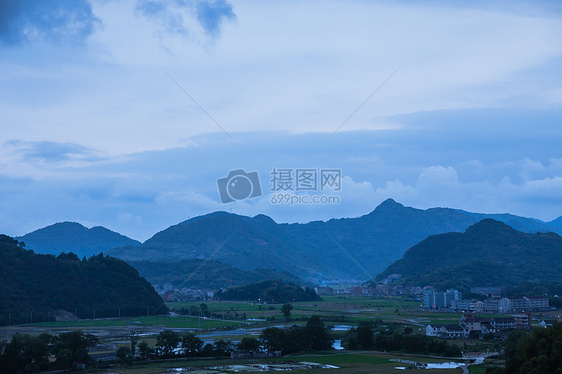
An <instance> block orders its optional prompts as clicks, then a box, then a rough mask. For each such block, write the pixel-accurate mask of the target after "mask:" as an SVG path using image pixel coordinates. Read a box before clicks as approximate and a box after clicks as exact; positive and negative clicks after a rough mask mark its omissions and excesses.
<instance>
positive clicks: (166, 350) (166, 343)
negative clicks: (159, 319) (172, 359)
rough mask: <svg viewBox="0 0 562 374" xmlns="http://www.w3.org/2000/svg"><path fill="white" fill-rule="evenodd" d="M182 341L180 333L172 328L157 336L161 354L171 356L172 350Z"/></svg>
mask: <svg viewBox="0 0 562 374" xmlns="http://www.w3.org/2000/svg"><path fill="white" fill-rule="evenodd" d="M180 341H181V338H180V335H179V334H178V333H177V332H175V331H172V330H164V331H161V332H160V334H158V337H157V338H156V348H157V349H158V353H159V354H160V356H163V357H169V356H171V354H172V351H173V350H174V349H176V348H177V347H178V344H179V342H180Z"/></svg>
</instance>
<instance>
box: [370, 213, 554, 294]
mask: <svg viewBox="0 0 562 374" xmlns="http://www.w3.org/2000/svg"><path fill="white" fill-rule="evenodd" d="M391 274H400V275H402V276H405V279H401V282H402V283H405V284H410V285H433V286H434V287H437V288H438V289H447V288H451V287H454V288H460V289H464V290H466V289H470V287H474V286H495V285H505V286H514V285H517V284H519V283H520V282H524V281H525V282H546V281H554V282H562V237H560V236H559V235H558V234H556V233H552V232H548V233H534V234H529V233H523V232H521V231H517V230H515V229H513V228H512V227H510V226H508V225H506V224H504V223H502V222H498V221H495V220H492V219H484V220H482V221H480V222H478V223H476V224H474V225H472V226H470V227H468V228H467V229H466V231H465V232H463V233H446V234H439V235H432V236H430V237H428V238H427V239H425V240H423V241H421V242H420V243H418V244H416V245H415V246H413V247H412V248H410V249H408V251H407V252H406V253H405V254H404V257H403V258H402V259H400V260H398V261H396V262H395V263H393V264H392V265H390V266H389V267H388V268H387V269H386V270H385V271H383V272H382V273H381V274H379V276H378V278H379V279H382V278H385V277H387V276H389V275H391Z"/></svg>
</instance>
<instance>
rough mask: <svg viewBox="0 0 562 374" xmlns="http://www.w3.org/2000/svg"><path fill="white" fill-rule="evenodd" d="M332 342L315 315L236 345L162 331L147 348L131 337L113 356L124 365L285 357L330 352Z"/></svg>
mask: <svg viewBox="0 0 562 374" xmlns="http://www.w3.org/2000/svg"><path fill="white" fill-rule="evenodd" d="M137 343H138V344H137ZM333 343H334V339H333V338H332V335H331V333H330V328H329V327H327V326H325V325H324V322H323V321H322V319H321V318H320V317H319V316H312V317H310V319H309V320H308V321H307V323H306V325H303V326H297V325H295V326H291V327H289V328H286V329H281V328H278V327H270V328H267V329H265V330H263V331H262V333H261V335H260V336H259V338H258V339H256V338H243V339H242V340H241V341H240V342H239V343H238V344H234V343H233V342H231V341H229V340H224V339H219V340H217V341H215V342H214V343H213V344H203V340H201V339H200V338H199V337H197V336H196V335H195V334H193V333H184V334H180V333H178V332H175V331H173V330H164V331H162V332H160V334H158V336H157V338H156V344H155V345H154V346H149V345H148V343H147V342H146V341H139V340H138V337H137V336H136V335H132V336H131V347H130V348H129V347H125V346H123V347H120V348H119V350H118V351H117V356H118V357H119V358H120V360H122V361H123V362H124V363H130V362H132V361H133V359H134V357H138V358H139V359H141V360H147V359H160V358H170V357H224V356H230V354H231V353H232V352H269V351H281V352H282V353H283V354H289V353H297V352H303V351H324V350H330V349H332V344H333Z"/></svg>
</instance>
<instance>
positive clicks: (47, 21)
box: [0, 0, 101, 45]
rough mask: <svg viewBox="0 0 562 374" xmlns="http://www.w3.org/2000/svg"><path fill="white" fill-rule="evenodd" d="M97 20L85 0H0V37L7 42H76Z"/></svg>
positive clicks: (83, 36)
mask: <svg viewBox="0 0 562 374" xmlns="http://www.w3.org/2000/svg"><path fill="white" fill-rule="evenodd" d="M100 24H101V21H100V20H99V19H98V18H97V17H96V16H95V15H94V14H93V12H92V6H91V4H90V3H89V2H88V1H87V0H49V1H33V0H2V1H1V2H0V41H1V42H3V43H4V44H8V45H18V44H22V43H25V42H37V41H42V40H49V41H53V42H57V43H58V42H80V41H83V40H84V39H85V38H87V37H88V36H89V35H90V34H92V33H93V32H94V31H95V29H96V27H98V26H99V25H100Z"/></svg>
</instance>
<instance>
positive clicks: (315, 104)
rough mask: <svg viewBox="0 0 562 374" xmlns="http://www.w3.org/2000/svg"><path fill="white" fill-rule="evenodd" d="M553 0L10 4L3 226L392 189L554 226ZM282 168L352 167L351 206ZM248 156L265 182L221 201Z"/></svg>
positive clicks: (416, 201)
mask: <svg viewBox="0 0 562 374" xmlns="http://www.w3.org/2000/svg"><path fill="white" fill-rule="evenodd" d="M496 4H497V3H496ZM556 4H557V3H555V2H548V1H532V2H531V1H522V2H503V3H501V7H500V6H497V5H490V4H489V3H488V2H470V3H466V4H465V3H463V4H460V3H455V2H449V1H435V2H397V1H382V2H365V1H361V0H357V1H355V0H352V1H347V2H338V1H310V2H299V1H291V0H290V1H281V0H272V1H267V2H264V1H253V0H252V1H234V0H233V1H230V2H227V1H225V0H170V1H164V0H92V1H85V0H73V1H71V0H68V1H64V0H52V1H31V0H21V1H15V0H6V1H2V2H1V3H0V69H2V71H3V72H4V74H2V75H1V76H0V113H2V116H1V117H0V129H1V130H2V132H1V134H2V135H1V138H0V192H1V193H0V208H1V209H2V211H3V212H4V214H3V215H2V217H1V218H0V232H6V233H9V234H13V235H19V234H23V233H25V231H30V230H33V229H36V228H38V227H42V226H45V225H48V224H51V223H53V222H55V221H61V220H75V221H81V222H83V223H84V224H89V223H91V224H97V225H104V226H107V227H109V228H111V229H114V230H118V231H122V232H123V233H125V234H128V235H131V236H133V237H135V238H137V239H146V238H147V236H148V235H151V234H153V233H154V232H155V231H157V230H160V229H163V228H165V227H167V226H168V225H171V224H174V223H177V222H179V221H182V220H184V219H186V218H187V217H189V216H193V215H197V214H204V213H208V212H210V211H214V210H219V209H227V210H230V209H232V211H233V212H236V213H241V214H249V215H254V214H259V213H265V214H269V215H271V216H272V217H274V218H275V219H276V220H278V221H282V222H292V221H307V220H312V219H329V218H331V217H346V216H357V215H361V214H365V213H368V212H369V211H370V210H372V209H374V208H375V206H376V205H377V204H378V203H380V202H381V201H383V200H384V199H386V198H388V197H392V198H394V199H396V200H397V201H400V202H402V203H404V204H406V205H412V206H416V207H420V208H429V207H432V206H450V207H454V208H462V209H466V210H472V211H481V212H511V213H515V214H520V215H525V216H535V217H537V218H540V219H543V220H550V219H553V218H555V217H557V216H560V215H562V201H561V200H562V199H561V195H560V192H559V191H561V190H560V187H561V186H560V180H561V178H562V161H560V160H561V159H562V154H561V153H560V143H561V141H562V127H561V126H560V121H559V119H560V118H562V43H560V35H562V12H561V11H560V6H559V5H556ZM159 65H160V66H162V67H163V68H164V69H165V70H166V72H168V73H169V74H170V76H171V77H172V79H170V77H169V76H168V75H167V74H166V73H164V72H163V71H162V70H161V69H160V67H159ZM398 66H402V68H401V69H400V70H399V71H398V72H397V73H396V74H395V75H394V76H392V78H391V79H389V80H388V81H387V82H386V84H385V85H384V86H383V87H382V88H381V89H380V90H379V91H378V92H376V94H375V95H374V96H372V98H371V99H370V100H368V101H366V102H365V100H366V99H367V98H368V97H370V95H371V94H373V92H374V91H375V89H376V88H377V87H379V86H380V85H381V83H383V82H385V80H386V79H387V78H389V76H390V75H391V74H392V72H393V71H395V70H396V69H397V68H398ZM179 86H181V87H179ZM362 103H364V105H363V106H361V108H360V110H358V111H357V112H355V111H356V109H358V108H359V107H360V105H361V104H362ZM202 108H204V110H202ZM352 113H354V115H353V116H351V117H350V118H349V116H350V115H351V114H352ZM210 117H212V118H210ZM347 118H349V120H348V121H347V122H345V124H344V121H346V119H347ZM215 121H216V122H217V123H219V124H220V126H222V127H223V128H224V129H225V130H226V131H227V132H228V133H229V134H230V136H231V137H232V138H233V139H234V141H232V140H231V138H230V137H229V136H227V135H226V134H224V133H223V132H222V131H221V129H220V128H219V127H218V126H217V125H216V123H215ZM340 125H343V126H342V127H341V129H340V130H339V131H337V132H336V133H335V134H334V135H333V136H332V137H330V138H329V139H328V137H329V135H330V134H332V133H333V132H334V131H335V130H336V129H338V127H339V126H340ZM274 167H285V168H301V167H302V168H339V169H341V170H342V173H343V189H342V191H341V192H338V196H339V197H340V198H341V202H340V204H337V205H334V204H332V205H297V206H291V205H284V204H271V195H270V193H271V191H269V189H268V185H269V179H270V175H269V172H270V171H271V170H272V169H273V168H274ZM238 168H243V169H245V170H247V171H252V170H256V171H258V172H259V174H260V176H261V178H262V179H261V182H262V184H263V186H264V192H265V193H266V195H265V196H264V197H262V198H258V199H252V200H248V201H244V202H239V203H236V204H232V205H228V206H226V205H221V204H220V202H219V198H218V192H217V188H216V187H217V186H216V180H217V178H221V177H224V176H226V175H227V173H228V171H229V170H232V169H238Z"/></svg>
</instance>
